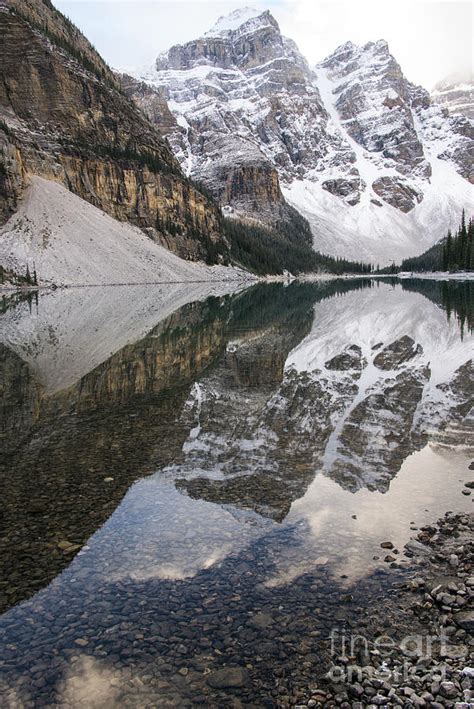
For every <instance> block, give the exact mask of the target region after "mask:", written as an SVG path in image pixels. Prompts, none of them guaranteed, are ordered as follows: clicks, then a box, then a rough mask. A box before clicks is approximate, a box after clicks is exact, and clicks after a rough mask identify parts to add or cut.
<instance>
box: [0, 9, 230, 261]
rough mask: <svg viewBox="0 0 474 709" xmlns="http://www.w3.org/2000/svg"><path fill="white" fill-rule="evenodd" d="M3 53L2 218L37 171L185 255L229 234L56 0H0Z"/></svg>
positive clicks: (203, 251) (204, 252) (199, 253)
mask: <svg viewBox="0 0 474 709" xmlns="http://www.w3.org/2000/svg"><path fill="white" fill-rule="evenodd" d="M0 56H1V67H2V80H1V82H0V119H1V121H0V219H1V220H2V221H6V219H7V218H9V217H10V216H11V214H12V213H13V212H14V211H15V210H16V208H17V206H18V202H19V199H20V197H21V196H22V194H23V191H24V189H25V188H26V187H27V186H28V184H29V183H30V178H31V176H32V175H38V176H40V177H43V178H46V179H48V180H54V181H56V182H59V183H61V184H62V185H64V186H65V187H67V188H68V189H69V190H71V191H72V192H74V193H75V194H76V195H78V196H79V197H81V198H83V199H84V200H87V201H88V202H90V203H91V204H93V205H94V206H96V207H99V208H101V209H102V210H103V211H105V212H107V213H108V214H109V215H111V216H112V217H115V218H117V219H119V220H121V221H130V222H132V223H133V224H135V225H137V226H139V227H140V228H142V229H144V230H145V231H146V232H147V234H148V236H149V237H151V239H153V240H155V241H156V242H158V243H160V244H162V245H165V246H167V247H168V248H169V249H171V250H173V251H175V252H176V253H178V254H179V255H180V256H183V257H185V258H187V259H194V260H196V259H200V258H206V257H208V256H209V252H210V250H212V245H214V246H215V244H216V243H222V241H223V237H222V218H221V214H220V211H219V209H218V208H217V207H216V205H215V204H213V202H212V201H210V200H209V198H208V197H207V196H206V195H204V194H203V193H202V192H201V191H199V189H197V188H196V187H195V186H194V185H193V184H192V183H191V181H190V180H189V179H188V178H187V177H186V176H184V175H183V173H182V171H181V168H180V166H179V164H178V162H177V160H176V159H175V157H174V156H173V155H172V153H171V151H170V149H169V147H168V145H167V144H166V142H165V141H164V140H163V139H162V138H161V136H160V135H159V134H158V132H157V131H156V129H155V128H154V127H153V126H152V125H151V124H150V123H149V121H148V120H147V119H146V118H145V117H144V115H143V114H142V113H141V112H140V111H139V110H138V109H137V108H136V106H135V105H134V104H133V103H132V102H131V101H129V99H127V97H126V96H125V95H124V93H123V92H122V90H121V89H120V86H119V83H118V82H117V80H116V78H115V77H114V75H113V73H112V72H111V70H110V69H109V68H108V67H107V66H106V65H105V63H104V62H103V61H102V59H101V58H100V57H99V55H98V54H97V52H96V51H95V50H94V49H93V47H92V46H91V45H90V44H89V42H88V41H87V40H86V39H85V38H84V37H83V36H82V35H81V33H80V32H79V31H78V30H77V29H76V28H75V27H74V26H73V25H72V24H71V23H70V22H69V21H68V20H67V19H66V18H65V17H64V16H63V15H61V13H59V12H58V11H57V10H56V9H55V8H54V7H53V5H52V4H51V3H50V2H49V0H0ZM223 250H225V247H223ZM214 251H215V249H214Z"/></svg>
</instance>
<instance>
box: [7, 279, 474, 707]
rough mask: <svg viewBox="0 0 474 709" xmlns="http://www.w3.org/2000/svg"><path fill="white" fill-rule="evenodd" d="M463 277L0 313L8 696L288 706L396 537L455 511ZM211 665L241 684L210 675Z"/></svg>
mask: <svg viewBox="0 0 474 709" xmlns="http://www.w3.org/2000/svg"><path fill="white" fill-rule="evenodd" d="M470 287H471V286H470V284H438V283H429V284H424V283H423V282H404V283H403V284H402V285H400V284H380V285H376V284H373V283H371V282H370V281H367V282H363V281H354V282H351V283H341V282H331V283H325V284H323V285H301V284H292V285H291V286H289V287H286V288H285V287H283V286H280V285H271V286H258V287H256V288H253V289H251V290H249V291H246V292H244V293H238V294H234V295H226V296H222V297H216V296H213V297H211V298H208V299H206V298H205V295H206V294H205V293H203V292H199V293H195V294H194V293H192V292H190V293H189V294H188V295H187V296H183V295H182V294H179V297H180V298H182V300H181V301H180V304H181V307H180V308H178V309H177V310H176V309H174V308H173V298H174V299H175V300H176V299H177V295H178V294H177V293H171V294H170V293H165V292H164V291H163V290H162V289H159V290H158V291H157V292H155V293H154V292H153V291H150V289H146V290H145V289H133V293H131V292H130V289H103V290H101V291H98V290H97V289H85V290H84V291H83V292H80V293H78V292H77V291H76V292H67V293H56V294H52V295H41V296H40V297H39V298H38V302H30V303H28V302H20V303H19V304H17V305H15V307H13V308H12V307H10V308H8V309H7V310H6V313H5V315H4V316H3V319H2V325H1V330H0V332H1V340H2V343H3V345H2V348H1V365H2V382H3V392H2V393H3V409H2V411H3V421H2V447H3V449H4V451H5V456H4V459H3V465H2V472H1V475H2V485H3V490H2V493H3V494H2V499H3V500H4V514H3V529H2V541H1V544H2V546H1V559H2V582H1V583H2V586H1V589H2V592H3V606H2V608H3V609H4V614H3V615H2V616H1V617H0V630H1V634H2V637H3V641H2V642H3V647H2V652H1V653H0V657H1V660H0V671H1V676H2V680H1V681H2V689H3V690H4V696H5V697H6V702H7V706H8V703H10V704H11V705H12V706H18V705H20V706H21V705H22V704H23V705H28V702H31V703H32V705H35V706H41V705H51V704H54V703H58V704H60V705H68V704H71V705H72V706H77V705H81V704H83V705H84V706H118V705H130V706H157V705H158V706H161V705H163V706H166V705H170V706H186V705H187V704H192V703H196V702H202V703H205V704H207V705H215V706H227V705H228V706H235V705H238V701H242V702H243V703H251V704H254V705H257V706H260V705H264V704H265V703H266V705H270V706H271V705H272V703H273V704H274V705H275V706H279V705H280V704H284V703H285V702H286V701H287V700H286V697H288V696H292V695H293V696H295V697H297V693H298V692H302V694H303V696H304V693H305V690H307V689H308V688H309V687H310V686H312V683H314V680H315V678H317V677H318V676H319V675H321V674H322V673H323V672H324V671H325V669H327V665H325V662H326V658H325V654H324V653H325V651H324V640H325V638H326V637H327V635H328V633H329V632H330V630H331V628H333V627H337V626H340V625H341V624H342V625H346V624H348V623H349V624H351V623H352V624H354V625H355V627H358V625H357V623H358V622H359V616H360V617H362V615H363V612H364V609H367V606H370V604H371V603H372V602H373V599H374V598H377V597H379V596H380V595H381V594H383V593H391V590H392V588H393V587H394V584H395V583H396V582H397V581H398V580H399V579H400V577H401V576H403V574H404V573H406V572H405V571H404V568H403V567H404V566H405V565H406V563H407V559H406V558H404V557H403V554H402V552H403V545H404V544H405V543H406V541H407V540H408V539H409V537H410V535H411V534H412V533H413V532H412V531H411V529H410V528H411V527H420V526H422V525H423V524H425V523H429V522H433V521H435V520H436V519H437V518H438V517H439V516H441V515H442V514H444V512H445V511H446V510H448V509H451V510H467V509H471V508H472V502H471V498H470V497H466V496H464V495H462V494H461V490H462V487H463V481H465V480H468V479H470V478H472V472H470V471H469V470H468V464H469V462H470V460H471V457H470V456H472V447H473V443H474V442H473V440H472V428H471V425H472V420H471V419H470V418H469V412H468V406H467V405H466V401H467V400H468V397H469V394H470V393H472V368H471V367H470V366H469V364H466V363H469V361H470V358H471V355H472V337H471V335H470V332H469V322H468V318H469V314H470V317H472V309H471V305H470V304H471V293H470V290H469V289H470ZM92 290H94V291H95V292H94V294H91V291H92ZM196 298H197V300H196ZM187 299H188V300H189V301H190V302H188V303H186V300H187ZM448 314H449V318H448ZM407 338H410V340H408V339H407ZM394 343H395V345H394ZM385 540H390V541H392V542H393V543H394V545H395V547H396V548H397V549H398V551H399V554H395V556H396V557H397V558H400V568H399V569H390V568H388V567H387V564H386V563H384V561H383V557H384V555H385V554H386V552H384V551H383V550H382V549H381V548H380V543H381V542H382V541H385ZM374 557H379V558H374ZM349 593H350V594H351V595H350V596H349V595H348V594H349ZM361 622H362V621H361ZM223 666H233V667H241V668H244V669H245V670H246V672H247V674H246V675H245V681H244V682H242V683H241V685H242V686H237V687H234V688H222V687H221V688H216V687H213V686H211V684H209V681H208V680H209V675H212V672H213V671H214V670H215V669H216V668H219V667H223ZM236 702H237V704H236Z"/></svg>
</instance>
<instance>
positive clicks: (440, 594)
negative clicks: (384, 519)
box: [302, 464, 474, 709]
mask: <svg viewBox="0 0 474 709" xmlns="http://www.w3.org/2000/svg"><path fill="white" fill-rule="evenodd" d="M471 465H472V464H471ZM470 467H471V466H470ZM472 488H474V483H467V485H466V488H465V491H467V494H469V492H470V490H471V489H472ZM473 535H474V513H469V514H453V513H451V512H447V513H446V515H445V517H444V518H442V519H440V520H439V521H438V522H437V523H436V524H434V525H430V526H425V527H423V528H421V530H420V531H419V532H418V534H417V535H416V536H414V537H412V539H411V540H410V541H409V542H408V543H407V545H406V546H405V556H408V557H410V570H409V573H408V578H407V579H406V580H404V581H403V582H401V583H400V584H399V585H398V593H397V594H396V595H394V596H388V597H384V598H383V599H380V601H379V602H377V603H376V604H375V606H373V607H372V608H371V609H370V611H369V612H370V613H371V614H372V616H373V617H378V618H379V621H378V623H379V626H378V630H379V632H378V635H377V633H374V632H373V626H372V628H371V633H370V639H368V640H365V638H363V636H359V638H358V639H356V640H357V641H356V642H353V645H352V646H351V645H350V643H349V642H348V643H346V648H347V647H348V646H349V648H351V649H349V650H348V651H347V652H345V653H344V654H341V655H339V656H335V654H334V652H331V654H332V667H331V670H330V671H329V673H328V674H327V675H326V677H325V680H324V684H323V682H321V683H320V684H321V688H319V687H318V688H317V689H315V688H312V690H311V695H310V697H308V700H307V701H306V703H305V704H302V706H308V707H315V708H318V707H333V706H340V707H344V708H345V709H363V708H367V709H376V708H377V707H428V708H431V709H443V708H450V707H454V708H455V709H473V708H474V633H473V631H474V570H473V561H474V546H473ZM382 544H384V543H382ZM385 544H386V546H385V548H387V547H388V544H387V543H385ZM391 565H392V566H394V567H398V564H395V563H393V562H392V564H391ZM404 566H405V565H404ZM405 568H406V567H405ZM407 621H408V623H409V624H410V626H409V627H411V630H410V632H409V635H406V633H405V634H403V633H404V631H406V628H407ZM349 639H354V636H353V635H352V636H351V638H348V639H347V640H349ZM364 641H365V642H364ZM339 647H340V644H339ZM343 647H344V646H343ZM331 649H332V650H333V648H331ZM351 651H353V654H352V655H351V654H350V652H351Z"/></svg>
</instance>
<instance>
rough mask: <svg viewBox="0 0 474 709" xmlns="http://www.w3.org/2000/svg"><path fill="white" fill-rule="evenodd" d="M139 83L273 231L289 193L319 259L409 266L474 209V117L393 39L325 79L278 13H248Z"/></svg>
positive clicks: (240, 209)
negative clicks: (445, 101) (414, 78)
mask: <svg viewBox="0 0 474 709" xmlns="http://www.w3.org/2000/svg"><path fill="white" fill-rule="evenodd" d="M138 78H141V79H142V80H145V81H146V82H147V83H148V84H149V85H150V86H152V87H153V88H154V89H155V90H157V91H159V92H160V95H161V96H165V97H166V99H167V101H168V106H169V109H170V111H171V113H172V114H173V116H174V117H175V120H176V124H175V126H174V127H172V128H170V129H169V130H168V131H167V136H168V139H169V141H170V143H171V145H172V147H173V149H174V151H175V154H176V156H177V157H178V159H179V161H180V162H181V164H182V165H183V167H184V168H185V170H186V172H187V174H189V175H191V176H192V177H194V178H196V179H198V180H199V181H201V182H203V183H205V184H206V185H207V187H208V188H209V189H211V191H212V192H213V193H214V195H215V196H216V197H217V198H218V199H219V200H220V202H221V204H222V205H223V206H224V207H226V211H229V210H230V211H232V210H233V212H234V214H235V215H237V216H242V217H245V218H248V217H251V218H253V219H259V220H260V221H262V222H263V223H267V224H269V225H272V218H273V217H274V214H275V213H276V212H278V214H279V216H280V217H281V215H282V209H281V204H282V199H283V197H282V195H283V196H284V198H285V199H286V200H287V202H288V203H289V204H291V205H292V206H293V207H294V208H296V209H297V210H298V211H299V212H300V213H301V214H303V215H304V216H305V217H306V218H307V220H308V221H309V223H310V226H311V229H312V232H313V235H314V246H315V248H316V249H317V250H319V251H323V252H326V253H330V254H333V255H336V256H345V257H350V258H356V259H365V260H372V261H375V262H379V263H381V264H384V263H387V261H388V260H390V261H391V260H392V259H395V260H401V259H402V258H405V257H407V256H411V255H415V254H418V253H421V252H422V251H424V250H425V249H426V248H428V247H429V246H431V245H432V243H434V242H435V241H437V240H438V239H439V238H441V237H442V236H444V234H445V233H446V232H447V230H448V228H455V227H456V226H457V224H458V221H459V216H460V214H461V210H462V208H465V209H467V210H470V209H471V208H472V209H474V201H473V197H472V188H471V186H470V184H469V180H471V181H473V182H474V175H472V165H471V161H470V158H469V145H470V142H471V137H470V136H472V127H471V125H470V123H469V121H468V119H467V118H465V117H461V116H450V115H449V114H448V113H447V111H446V110H444V109H443V108H441V107H439V106H437V105H435V104H433V103H432V101H431V99H430V95H429V93H428V92H427V91H426V90H425V89H423V88H422V87H417V86H414V85H413V84H412V83H410V82H409V81H408V80H407V78H406V77H405V76H404V74H403V72H402V69H401V68H400V66H399V64H398V63H397V61H396V59H395V58H394V57H393V56H392V55H391V53H390V50H389V46H388V44H387V42H386V41H385V40H384V39H379V40H377V41H374V42H368V43H367V44H365V45H363V46H359V45H357V44H354V43H353V42H350V41H349V42H346V43H344V44H342V45H341V46H340V47H338V48H337V49H336V50H335V51H334V52H333V53H332V54H330V55H329V56H328V57H327V58H326V59H325V60H324V61H322V62H320V63H319V64H318V65H317V66H316V67H314V69H311V68H310V67H309V65H308V63H307V61H306V59H305V58H304V57H303V56H302V54H301V53H300V52H299V50H298V48H297V46H296V45H295V43H294V42H293V41H292V40H289V39H286V38H285V37H283V36H282V34H281V32H280V29H279V26H278V23H277V22H276V20H275V19H274V18H273V17H272V15H271V14H270V12H269V11H265V12H263V13H262V12H260V13H259V12H258V11H257V10H250V9H248V8H245V9H241V10H240V9H239V10H237V11H234V12H232V13H230V15H228V16H226V17H224V18H220V19H219V20H218V22H217V24H216V25H215V26H214V27H213V28H212V29H211V30H210V31H209V32H208V33H206V34H205V35H204V36H203V37H200V38H198V39H196V40H193V41H190V42H188V43H187V44H185V45H177V46H175V47H172V48H171V49H170V50H168V52H166V53H165V54H164V55H161V56H160V57H159V58H158V60H157V63H156V66H155V67H154V68H153V69H152V70H151V71H150V72H148V74H146V75H143V74H142V75H141V76H140V77H138ZM138 100H140V99H138ZM142 105H143V107H144V109H145V110H148V114H149V116H150V117H152V111H151V110H149V104H148V105H146V104H143V102H142ZM279 205H280V206H279ZM274 222H275V219H274V218H273V224H274Z"/></svg>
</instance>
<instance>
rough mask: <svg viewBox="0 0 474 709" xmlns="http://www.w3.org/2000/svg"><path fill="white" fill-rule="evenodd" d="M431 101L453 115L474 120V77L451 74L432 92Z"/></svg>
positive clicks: (466, 74) (467, 74) (468, 74)
mask: <svg viewBox="0 0 474 709" xmlns="http://www.w3.org/2000/svg"><path fill="white" fill-rule="evenodd" d="M431 100H432V101H433V102H434V103H438V104H439V105H440V106H442V107H443V108H447V109H448V111H449V113H451V114H460V115H461V116H467V117H468V118H474V75H473V73H472V72H470V73H465V74H462V73H461V74H450V75H449V76H446V77H445V78H444V79H443V80H442V81H439V82H438V83H437V84H436V85H435V86H434V87H433V90H432V91H431Z"/></svg>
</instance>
